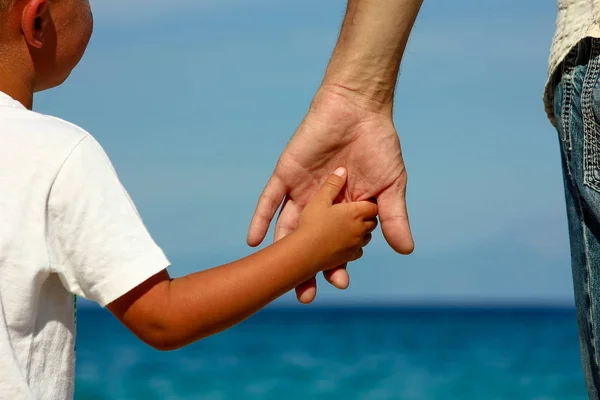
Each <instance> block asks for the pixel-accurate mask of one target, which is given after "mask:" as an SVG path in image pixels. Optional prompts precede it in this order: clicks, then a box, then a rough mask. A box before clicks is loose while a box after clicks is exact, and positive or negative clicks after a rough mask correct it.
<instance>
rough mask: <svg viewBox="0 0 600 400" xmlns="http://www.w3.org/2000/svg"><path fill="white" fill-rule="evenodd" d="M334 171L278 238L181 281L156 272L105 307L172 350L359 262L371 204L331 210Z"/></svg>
mask: <svg viewBox="0 0 600 400" xmlns="http://www.w3.org/2000/svg"><path fill="white" fill-rule="evenodd" d="M337 173H338V174H341V175H343V177H340V176H337V175H331V176H330V177H329V178H328V180H327V181H326V182H325V184H324V185H323V187H322V188H321V189H320V191H319V192H317V193H316V194H315V196H314V197H313V199H312V200H311V201H310V202H309V203H308V205H307V206H306V208H305V209H304V211H303V212H302V215H301V217H300V221H299V223H298V229H297V230H296V231H295V232H294V233H292V234H290V235H288V236H286V237H285V238H284V239H282V240H280V241H278V242H277V243H275V244H273V245H271V246H269V247H267V248H265V249H263V250H261V251H259V252H257V253H254V254H252V255H251V256H249V257H246V258H243V259H241V260H238V261H235V262H233V263H230V264H226V265H223V266H220V267H216V268H213V269H209V270H207V271H202V272H197V273H195V274H191V275H188V276H186V277H183V278H178V279H174V280H170V279H169V275H168V274H167V272H166V271H163V272H161V273H159V274H158V275H156V276H155V277H154V278H152V279H150V280H149V281H147V282H145V283H144V284H142V285H141V286H140V287H138V288H137V289H135V290H134V291H132V292H130V293H129V294H127V295H126V296H124V297H122V298H120V299H118V300H117V301H115V302H113V303H111V304H110V305H108V309H109V310H110V311H111V312H112V313H113V314H114V315H115V316H116V317H117V318H118V319H119V320H121V321H122V322H123V324H125V326H127V327H128V328H129V329H130V330H131V331H132V332H133V333H134V334H136V335H137V336H138V337H139V338H140V339H142V340H143V341H145V342H146V343H148V344H150V345H151V346H153V347H155V348H157V349H160V350H172V349H177V348H180V347H182V346H185V345H187V344H189V343H192V342H194V341H196V340H199V339H202V338H204V337H206V336H209V335H212V334H215V333H217V332H220V331H222V330H224V329H227V328H229V327H231V326H232V325H234V324H237V323H238V322H240V321H242V320H244V319H245V318H247V317H249V316H250V315H252V314H254V313H255V312H257V311H258V310H260V309H261V308H263V307H264V306H266V305H267V304H269V303H270V302H272V301H273V300H275V299H276V298H278V297H279V296H281V295H283V294H285V293H287V292H288V291H290V290H292V289H293V288H294V287H295V286H297V285H298V284H300V283H301V282H303V281H305V280H306V279H308V278H309V277H311V276H314V274H316V273H318V272H320V271H324V270H328V269H330V268H333V267H335V266H336V265H339V264H340V263H344V262H349V261H353V260H356V259H358V258H360V257H361V256H362V247H363V246H366V245H367V243H368V242H369V241H370V240H371V234H370V232H372V231H373V230H374V229H375V227H376V226H377V222H376V215H377V205H375V204H373V203H371V202H368V201H363V202H355V203H346V204H335V205H334V204H333V203H334V201H335V199H336V197H337V196H338V195H339V193H340V191H341V190H342V188H343V187H344V185H345V182H346V172H345V170H344V169H340V170H339V171H338V172H337ZM308 249H310V250H308Z"/></svg>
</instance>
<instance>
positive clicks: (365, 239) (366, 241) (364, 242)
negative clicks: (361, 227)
mask: <svg viewBox="0 0 600 400" xmlns="http://www.w3.org/2000/svg"><path fill="white" fill-rule="evenodd" d="M371 239H373V235H372V234H370V233H367V234H366V235H365V236H363V240H362V242H361V244H360V246H361V247H365V246H366V245H368V244H369V242H370V241H371Z"/></svg>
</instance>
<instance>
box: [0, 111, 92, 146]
mask: <svg viewBox="0 0 600 400" xmlns="http://www.w3.org/2000/svg"><path fill="white" fill-rule="evenodd" d="M2 111H7V110H0V125H2V127H3V129H2V131H3V132H2V133H4V134H5V135H6V136H5V135H1V136H4V138H5V139H6V138H7V136H10V137H11V139H15V138H21V139H22V140H23V141H27V142H29V143H38V144H42V143H46V144H55V145H66V146H69V145H70V144H73V143H77V142H80V141H81V140H83V139H85V138H87V137H91V135H90V134H89V133H88V132H87V131H86V130H85V129H83V128H81V127H79V126H77V125H76V124H74V123H72V122H69V121H66V120H64V119H61V118H58V117H54V116H51V115H46V114H42V113H39V112H35V111H31V110H27V109H25V108H22V109H12V110H10V112H2Z"/></svg>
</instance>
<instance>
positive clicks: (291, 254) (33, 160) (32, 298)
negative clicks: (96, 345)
mask: <svg viewBox="0 0 600 400" xmlns="http://www.w3.org/2000/svg"><path fill="white" fill-rule="evenodd" d="M91 32H92V17H91V11H90V6H89V3H88V0H0V216H1V218H2V220H1V223H0V360H1V365H2V366H1V367H0V398H1V399H10V400H18V399H33V398H35V399H67V398H70V397H72V395H73V383H74V382H73V381H74V356H75V353H74V341H75V317H74V296H73V294H75V295H78V296H82V297H85V298H88V299H91V300H93V301H96V302H97V303H99V304H100V305H101V306H103V307H107V308H108V309H109V310H110V311H111V312H112V313H113V314H114V315H115V316H116V317H117V318H118V319H119V320H120V321H122V322H123V324H125V325H126V326H127V327H128V328H129V329H130V330H131V331H132V332H133V333H134V334H136V335H137V336H138V337H139V338H140V339H142V340H143V341H145V342H146V343H148V344H149V345H151V346H153V347H155V348H157V349H160V350H169V349H176V348H179V347H181V346H185V345H187V344H189V343H192V342H193V341H196V340H199V339H201V338H203V337H206V336H208V335H211V334H214V333H216V332H219V331H221V330H223V329H226V328H228V327H230V326H232V325H234V324H236V323H238V322H240V321H242V320H243V319H245V318H247V317H248V316H250V315H252V314H253V313H254V312H256V311H258V310H259V309H261V308H262V307H264V306H266V305H267V304H269V303H270V302H271V301H273V300H274V299H276V298H277V297H279V296H281V295H283V294H284V293H286V292H287V291H289V290H291V289H292V288H294V287H295V286H297V285H299V284H300V283H302V282H304V281H305V280H307V279H309V278H310V277H312V276H314V275H315V274H316V273H318V272H320V271H323V270H328V269H331V268H333V267H335V266H337V265H341V264H343V263H345V262H348V261H353V260H356V259H357V258H359V257H360V256H361V255H362V247H363V246H365V245H366V244H367V243H368V242H369V240H370V238H371V234H370V233H371V232H372V231H373V230H374V229H375V226H376V215H377V206H376V205H375V204H372V203H370V202H358V203H349V204H336V205H334V204H333V203H334V200H335V199H336V197H337V196H338V194H339V193H340V191H341V190H342V188H343V186H344V184H345V179H346V176H345V175H346V171H345V170H344V169H338V170H337V171H336V172H335V174H333V175H331V176H330V177H329V179H328V180H327V182H326V183H325V185H323V187H322V188H321V190H320V192H319V193H318V194H317V195H316V196H315V197H314V198H313V199H312V201H311V202H310V203H309V204H308V205H307V206H306V208H305V210H304V212H303V214H302V216H301V218H300V221H299V224H298V229H297V230H296V231H295V232H294V233H292V234H290V235H289V236H287V237H285V238H284V239H282V240H280V241H278V242H277V243H275V244H273V245H272V246H269V247H267V248H265V249H264V250H261V251H259V252H257V253H255V254H253V255H251V256H249V257H246V258H244V259H242V260H238V261H235V262H233V263H230V264H227V265H223V266H220V267H217V268H214V269H210V270H207V271H203V272H199V273H195V274H191V275H189V276H186V277H183V278H179V279H173V280H172V279H170V277H169V275H168V273H167V272H166V268H167V267H168V266H169V262H168V261H167V259H166V258H165V256H164V254H163V252H162V251H161V249H160V248H159V247H158V246H157V245H156V244H155V243H154V242H153V240H152V239H151V237H150V235H149V234H148V232H147V230H146V228H145V227H144V225H143V223H142V221H141V219H140V217H139V215H138V214H137V212H136V209H135V207H134V205H133V203H132V202H131V200H130V199H129V197H128V195H127V193H126V192H125V191H124V189H123V187H122V186H121V184H120V182H119V180H118V178H117V175H116V174H115V172H114V170H113V168H112V166H111V164H110V161H109V160H108V158H107V157H106V155H105V154H104V151H103V150H102V148H101V147H100V145H99V144H98V143H97V142H96V141H95V140H94V138H93V137H91V136H90V135H89V134H88V133H86V132H85V131H83V130H82V129H80V128H78V127H76V126H74V125H72V124H69V123H67V122H65V121H62V120H60V119H57V118H53V117H49V116H45V115H40V114H37V113H34V112H32V111H30V109H31V108H32V103H33V93H34V92H37V91H40V90H45V89H49V88H52V87H55V86H57V85H60V84H61V83H62V82H63V81H64V80H65V79H66V78H67V77H68V75H69V74H70V72H71V70H72V69H73V68H74V67H75V66H76V65H77V63H78V62H79V60H80V58H81V57H82V55H83V53H84V51H85V48H86V46H87V43H88V41H89V38H90V36H91Z"/></svg>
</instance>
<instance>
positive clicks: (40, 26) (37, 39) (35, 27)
mask: <svg viewBox="0 0 600 400" xmlns="http://www.w3.org/2000/svg"><path fill="white" fill-rule="evenodd" d="M49 18H50V12H49V9H48V0H28V1H27V4H26V5H25V7H24V8H23V14H22V16H21V31H22V32H23V36H24V37H25V40H26V41H27V44H29V46H31V47H34V48H36V49H41V48H42V46H43V45H44V28H45V26H46V24H47V22H48V19H49Z"/></svg>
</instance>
